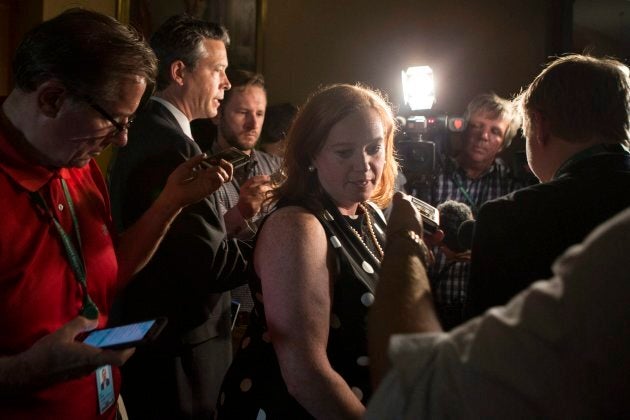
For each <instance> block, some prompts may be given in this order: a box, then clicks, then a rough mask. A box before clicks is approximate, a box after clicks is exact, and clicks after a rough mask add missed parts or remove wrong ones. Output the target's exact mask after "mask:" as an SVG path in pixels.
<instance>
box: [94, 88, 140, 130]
mask: <svg viewBox="0 0 630 420" xmlns="http://www.w3.org/2000/svg"><path fill="white" fill-rule="evenodd" d="M84 99H85V101H86V102H87V104H88V105H89V106H91V107H92V109H94V110H95V111H96V112H98V113H99V114H101V116H102V117H103V118H105V119H106V120H107V121H109V122H110V123H112V125H113V126H114V127H116V130H115V131H114V132H112V133H111V134H110V136H111V137H115V136H117V135H119V134H120V133H122V132H123V131H125V130H129V127H130V126H131V123H133V119H134V116H133V115H132V116H131V117H129V119H127V122H126V123H124V124H123V123H120V122H118V121H116V120H115V119H114V117H112V116H111V114H110V113H109V112H107V111H105V110H104V109H103V108H102V107H101V106H100V105H98V104H97V103H95V102H94V101H93V100H92V99H91V98H89V97H86V98H84Z"/></svg>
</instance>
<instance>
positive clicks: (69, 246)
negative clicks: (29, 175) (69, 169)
mask: <svg viewBox="0 0 630 420" xmlns="http://www.w3.org/2000/svg"><path fill="white" fill-rule="evenodd" d="M61 186H62V188H63V194H64V195H65V197H66V201H67V203H68V211H70V216H71V217H72V226H73V228H74V233H75V235H76V239H77V245H78V250H77V247H75V245H74V243H73V242H72V239H71V238H70V236H69V235H68V234H67V233H66V231H65V230H64V228H63V226H61V223H59V220H57V218H56V217H55V215H54V213H53V212H52V211H51V210H50V208H49V207H48V204H46V200H44V197H42V195H41V193H40V192H37V193H33V194H32V195H33V197H34V198H35V199H36V200H37V202H39V203H40V204H41V205H42V206H43V207H44V208H45V209H46V211H47V212H48V215H49V216H50V218H51V220H52V221H53V224H54V225H55V228H56V229H57V232H58V233H59V236H60V237H61V242H62V243H63V247H64V249H65V251H66V256H67V258H68V262H69V263H70V267H72V271H74V274H75V278H76V280H77V281H78V282H79V285H80V286H81V290H82V291H83V307H82V308H81V315H83V316H84V317H86V318H88V319H97V318H98V307H97V306H96V304H95V303H94V301H93V300H92V298H91V297H90V295H89V293H88V289H87V277H86V272H85V261H84V259H83V254H82V253H81V232H80V231H79V220H78V219H77V214H76V212H75V210H74V203H73V202H72V197H70V191H68V185H67V184H66V181H65V180H64V179H63V178H61Z"/></svg>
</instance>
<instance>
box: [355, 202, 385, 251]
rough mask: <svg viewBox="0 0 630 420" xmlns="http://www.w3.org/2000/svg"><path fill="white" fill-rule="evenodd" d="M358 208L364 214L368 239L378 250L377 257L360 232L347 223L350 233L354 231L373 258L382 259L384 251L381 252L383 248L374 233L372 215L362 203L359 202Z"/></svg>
mask: <svg viewBox="0 0 630 420" xmlns="http://www.w3.org/2000/svg"><path fill="white" fill-rule="evenodd" d="M359 208H360V209H361V210H362V211H363V213H364V214H365V221H366V222H367V227H368V233H369V235H370V239H371V240H372V243H373V244H374V247H375V248H376V251H378V257H377V256H376V255H374V253H373V252H372V250H371V249H370V247H369V246H367V244H366V243H365V241H364V240H363V238H362V237H361V234H360V233H359V232H358V231H357V230H356V229H355V228H354V227H352V226H351V225H350V224H348V226H350V230H352V233H354V235H355V236H356V237H357V238H358V239H359V241H361V243H362V244H363V246H364V247H365V249H367V250H368V252H369V253H370V255H372V256H373V257H374V259H375V260H377V261H381V260H382V259H383V255H384V252H383V248H382V247H381V244H380V243H379V242H378V238H377V237H376V234H375V233H374V227H373V226H372V216H371V215H370V212H369V211H368V209H367V207H366V206H365V205H364V204H363V203H359Z"/></svg>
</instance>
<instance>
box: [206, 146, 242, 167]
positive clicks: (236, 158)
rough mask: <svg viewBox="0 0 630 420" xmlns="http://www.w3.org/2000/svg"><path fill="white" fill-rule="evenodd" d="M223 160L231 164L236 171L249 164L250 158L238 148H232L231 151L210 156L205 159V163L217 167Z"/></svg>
mask: <svg viewBox="0 0 630 420" xmlns="http://www.w3.org/2000/svg"><path fill="white" fill-rule="evenodd" d="M221 159H223V160H225V161H227V162H230V163H231V164H232V166H233V167H234V169H237V168H240V167H241V166H244V165H246V164H247V162H249V160H250V156H249V155H248V154H246V153H244V152H242V151H240V150H238V149H237V148H236V147H230V148H229V149H225V150H222V151H220V152H219V153H216V154H214V155H212V156H208V157H207V158H206V159H204V162H207V163H209V164H210V165H213V166H216V165H218V164H219V161H220V160H221Z"/></svg>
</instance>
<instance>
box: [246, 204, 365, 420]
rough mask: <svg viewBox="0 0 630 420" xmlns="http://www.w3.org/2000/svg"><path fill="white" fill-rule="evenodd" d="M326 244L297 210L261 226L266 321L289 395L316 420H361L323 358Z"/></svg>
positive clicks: (258, 264)
mask: <svg viewBox="0 0 630 420" xmlns="http://www.w3.org/2000/svg"><path fill="white" fill-rule="evenodd" d="M327 257H328V240H327V238H326V234H325V232H324V229H323V227H322V226H321V224H320V223H319V221H318V220H317V219H316V218H315V217H314V216H313V215H312V214H310V213H308V212H307V211H305V210H304V209H302V208H299V207H286V208H283V209H280V210H278V211H277V212H275V213H274V214H273V215H272V216H270V217H269V219H268V220H267V221H266V222H265V224H264V226H263V229H262V232H261V233H260V236H259V238H258V242H257V244H256V250H255V259H254V261H255V269H256V272H257V273H258V275H259V277H260V278H261V281H262V290H263V298H264V304H265V317H266V319H267V325H268V327H269V334H270V337H271V341H272V343H273V346H274V349H275V351H276V354H277V356H278V361H279V363H280V369H281V371H282V377H283V378H284V381H285V383H286V385H287V388H288V390H289V393H291V395H292V396H293V397H294V398H295V399H296V400H297V401H298V402H299V403H300V404H301V405H302V406H303V407H304V408H305V409H306V410H307V411H308V412H309V413H310V414H311V415H313V416H314V417H316V418H326V419H335V418H344V419H348V418H360V417H361V416H362V414H363V412H364V410H365V408H364V406H363V405H362V404H361V402H360V401H359V399H358V398H357V397H356V396H355V395H354V393H353V392H352V391H351V390H350V387H348V385H347V383H346V382H345V381H344V379H343V378H342V377H341V376H340V375H339V374H338V373H337V372H336V371H335V370H334V369H333V368H332V366H331V365H330V362H329V360H328V357H327V355H326V346H327V344H328V330H329V322H330V311H331V293H332V292H331V278H330V268H329V264H328V263H327Z"/></svg>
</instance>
